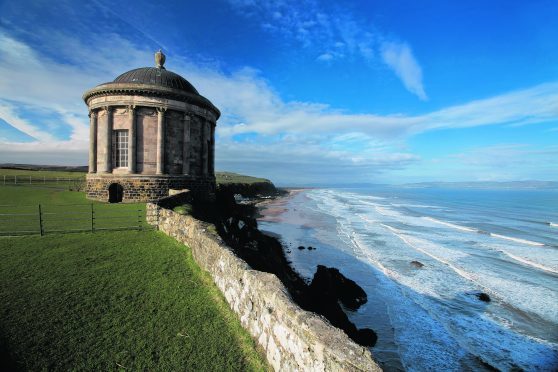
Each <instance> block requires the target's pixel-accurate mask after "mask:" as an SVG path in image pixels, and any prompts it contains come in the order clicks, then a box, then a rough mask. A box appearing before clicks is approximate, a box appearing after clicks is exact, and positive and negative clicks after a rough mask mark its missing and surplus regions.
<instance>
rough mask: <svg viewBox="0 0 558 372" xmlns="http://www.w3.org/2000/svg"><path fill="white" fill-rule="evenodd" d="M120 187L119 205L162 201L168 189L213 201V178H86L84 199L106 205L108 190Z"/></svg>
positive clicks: (94, 176)
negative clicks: (116, 185) (112, 187)
mask: <svg viewBox="0 0 558 372" xmlns="http://www.w3.org/2000/svg"><path fill="white" fill-rule="evenodd" d="M113 183H118V184H120V185H121V186H122V187H123V189H124V195H123V199H122V202H124V203H137V202H148V201H154V200H158V199H161V198H164V197H166V196H168V195H169V190H170V189H188V190H190V192H191V193H192V195H194V196H195V197H196V198H200V199H209V200H214V198H215V178H213V177H206V178H193V177H157V176H116V175H110V174H109V175H105V176H102V175H97V174H88V175H87V180H86V195H87V198H88V199H93V200H99V201H104V202H106V201H108V200H109V192H108V189H109V186H110V185H111V184H113Z"/></svg>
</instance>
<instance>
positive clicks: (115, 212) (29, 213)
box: [0, 185, 150, 235]
mask: <svg viewBox="0 0 558 372" xmlns="http://www.w3.org/2000/svg"><path fill="white" fill-rule="evenodd" d="M39 204H41V212H42V225H43V231H44V232H45V233H46V234H49V233H52V232H57V231H61V230H64V231H80V230H92V229H95V230H96V231H102V230H103V229H108V228H128V227H137V228H142V229H143V228H150V226H149V225H147V224H146V223H145V204H144V203H132V204H107V203H100V202H93V201H91V200H88V199H86V198H85V194H84V193H82V192H75V191H67V190H65V189H63V188H53V187H39V186H25V185H20V186H2V185H0V235H18V234H33V233H34V234H39V233H40V221H39ZM92 209H93V213H92ZM92 216H93V217H94V223H93V226H92V223H91V220H92Z"/></svg>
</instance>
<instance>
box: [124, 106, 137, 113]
mask: <svg viewBox="0 0 558 372" xmlns="http://www.w3.org/2000/svg"><path fill="white" fill-rule="evenodd" d="M135 111H136V105H127V106H126V112H128V114H130V115H134V114H135Z"/></svg>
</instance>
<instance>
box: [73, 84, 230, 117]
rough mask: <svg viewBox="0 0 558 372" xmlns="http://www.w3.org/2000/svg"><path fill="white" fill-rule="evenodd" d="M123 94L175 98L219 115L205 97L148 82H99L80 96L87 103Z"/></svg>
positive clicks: (216, 109)
mask: <svg viewBox="0 0 558 372" xmlns="http://www.w3.org/2000/svg"><path fill="white" fill-rule="evenodd" d="M123 94H132V95H138V96H148V97H149V96H155V97H160V98H169V99H176V100H179V101H183V102H187V103H190V104H194V105H197V106H200V107H203V108H205V109H208V110H210V111H212V112H213V113H214V115H215V117H216V119H218V118H219V116H221V112H220V111H219V109H218V108H217V107H215V106H214V105H213V104H212V103H211V102H210V101H209V100H208V99H207V98H205V97H203V96H201V95H194V94H191V93H188V92H184V91H182V90H179V89H174V88H168V87H162V86H157V85H150V84H119V83H106V84H101V85H98V86H96V87H95V88H93V89H89V90H88V91H86V92H85V93H84V95H83V97H82V98H83V100H84V101H85V103H86V104H87V105H89V100H90V99H92V98H95V97H101V96H115V95H123Z"/></svg>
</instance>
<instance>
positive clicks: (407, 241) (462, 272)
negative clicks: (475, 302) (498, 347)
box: [381, 224, 501, 298]
mask: <svg viewBox="0 0 558 372" xmlns="http://www.w3.org/2000/svg"><path fill="white" fill-rule="evenodd" d="M381 225H382V226H384V227H385V228H387V229H388V230H390V231H391V232H392V233H393V234H394V235H395V236H397V237H398V238H399V239H401V240H402V241H403V242H404V243H405V244H407V245H408V246H409V247H411V248H413V249H414V250H416V251H419V252H421V253H423V254H425V255H427V256H428V257H430V258H432V259H434V260H436V261H438V262H440V263H442V264H443V265H446V266H447V267H449V268H450V269H451V270H453V271H454V272H455V273H456V274H457V275H459V276H460V277H462V278H465V279H467V280H469V281H471V282H473V283H475V284H476V285H477V286H478V287H479V288H482V289H483V290H484V291H485V292H489V293H490V294H492V295H493V296H495V297H498V298H501V297H500V296H499V294H498V293H496V292H495V291H494V290H492V289H490V288H488V287H486V286H484V285H482V284H481V283H479V282H478V281H477V279H476V277H475V275H474V274H472V273H469V272H467V271H465V270H463V269H462V268H460V267H458V266H456V265H454V264H452V263H451V262H449V261H447V260H445V259H443V258H441V257H438V256H436V255H434V254H432V253H430V252H428V251H426V250H424V249H422V248H420V247H419V246H418V245H417V244H413V242H411V239H409V237H407V236H406V235H405V234H403V233H402V232H401V231H399V230H397V229H396V228H394V227H392V226H389V225H385V224H381Z"/></svg>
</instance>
